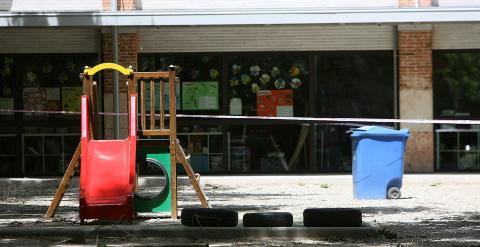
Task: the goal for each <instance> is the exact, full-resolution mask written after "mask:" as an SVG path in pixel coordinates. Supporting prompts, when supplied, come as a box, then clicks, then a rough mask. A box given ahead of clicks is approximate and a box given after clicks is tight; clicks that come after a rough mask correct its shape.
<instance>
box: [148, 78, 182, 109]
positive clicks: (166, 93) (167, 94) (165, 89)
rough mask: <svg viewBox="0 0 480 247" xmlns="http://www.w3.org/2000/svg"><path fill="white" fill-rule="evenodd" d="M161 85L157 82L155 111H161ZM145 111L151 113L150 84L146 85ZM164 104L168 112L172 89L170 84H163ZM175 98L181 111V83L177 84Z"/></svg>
mask: <svg viewBox="0 0 480 247" xmlns="http://www.w3.org/2000/svg"><path fill="white" fill-rule="evenodd" d="M159 86H160V83H157V82H155V111H160V98H159V97H158V96H159V95H160V89H159ZM145 94H146V95H145V110H146V111H147V112H148V111H150V83H149V82H146V83H145ZM163 94H164V102H163V107H164V109H165V111H166V112H168V111H169V109H170V106H169V105H170V89H169V85H168V83H164V84H163ZM175 98H176V99H177V102H176V108H177V110H180V83H175Z"/></svg>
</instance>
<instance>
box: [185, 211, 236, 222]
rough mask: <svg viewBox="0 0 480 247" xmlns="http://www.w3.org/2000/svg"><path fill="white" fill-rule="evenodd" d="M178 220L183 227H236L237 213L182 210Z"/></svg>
mask: <svg viewBox="0 0 480 247" xmlns="http://www.w3.org/2000/svg"><path fill="white" fill-rule="evenodd" d="M180 219H181V222H182V225H185V226H194V227H235V226H237V225H238V212H237V211H235V210H230V209H221V208H184V209H182V213H181V216H180Z"/></svg>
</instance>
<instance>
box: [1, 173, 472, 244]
mask: <svg viewBox="0 0 480 247" xmlns="http://www.w3.org/2000/svg"><path fill="white" fill-rule="evenodd" d="M351 180H352V178H351V176H350V175H317V176H314V175H306V176H301V175H295V176H294V175H291V176H202V178H201V183H202V185H203V187H204V190H205V192H206V194H207V196H208V197H209V200H210V203H211V204H212V205H213V207H216V208H232V209H235V210H238V211H239V214H240V225H241V217H242V215H243V214H244V213H248V212H260V211H287V212H291V213H292V214H293V215H294V225H296V226H302V225H303V221H302V212H303V210H304V209H305V208H309V207H352V208H359V209H361V210H362V213H363V221H364V222H365V223H367V224H370V225H372V226H375V227H377V229H378V230H379V232H380V235H379V237H377V238H374V239H364V240H358V239H329V240H322V241H320V240H313V239H300V240H295V241H283V240H272V239H261V240H259V239H256V240H251V239H245V240H232V241H228V242H225V241H223V242H212V241H209V242H208V243H207V242H205V241H191V240H188V241H187V240H186V242H185V243H183V244H184V245H185V246H207V244H209V246H318V245H327V246H345V245H349V246H480V174H425V175H405V176H404V179H403V184H404V185H403V188H402V198H401V199H398V200H356V199H354V198H353V193H352V181H351ZM73 187H76V186H73ZM152 189H153V187H152ZM54 191H55V188H42V187H41V186H18V185H17V186H3V187H2V188H1V189H0V198H2V200H1V201H0V227H21V226H28V225H34V226H39V227H41V226H46V225H62V226H69V225H78V223H79V220H78V187H77V188H70V189H69V190H68V192H67V193H66V195H65V197H64V200H63V201H62V204H61V207H60V208H59V211H58V213H57V217H56V218H55V219H54V220H50V221H46V220H43V219H41V216H42V215H43V213H44V212H45V211H46V209H47V207H48V205H49V203H50V200H51V198H52V196H53V194H54ZM198 205H199V203H198V201H197V198H196V196H195V194H194V191H193V189H192V188H191V186H187V185H183V186H180V187H179V207H180V208H183V207H188V206H198ZM163 222H168V220H164V219H150V220H144V221H141V222H137V224H162V223H163ZM99 243H101V244H102V245H103V244H107V245H109V244H113V245H157V246H165V243H169V242H168V240H164V239H161V238H152V239H148V238H147V239H145V238H143V239H137V238H135V237H134V236H130V237H129V238H127V239H119V238H112V239H100V240H98V239H93V240H89V241H87V242H82V243H68V241H65V240H64V239H62V238H59V239H31V238H22V239H1V240H0V245H32V244H33V245H55V244H57V245H75V244H92V245H97V244H99ZM162 243H163V245H162Z"/></svg>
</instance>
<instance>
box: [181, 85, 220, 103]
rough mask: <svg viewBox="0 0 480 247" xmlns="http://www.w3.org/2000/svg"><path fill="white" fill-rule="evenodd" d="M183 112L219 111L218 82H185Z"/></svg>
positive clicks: (183, 86) (183, 87)
mask: <svg viewBox="0 0 480 247" xmlns="http://www.w3.org/2000/svg"><path fill="white" fill-rule="evenodd" d="M182 109H183V110H218V82H217V81H204V82H183V83H182Z"/></svg>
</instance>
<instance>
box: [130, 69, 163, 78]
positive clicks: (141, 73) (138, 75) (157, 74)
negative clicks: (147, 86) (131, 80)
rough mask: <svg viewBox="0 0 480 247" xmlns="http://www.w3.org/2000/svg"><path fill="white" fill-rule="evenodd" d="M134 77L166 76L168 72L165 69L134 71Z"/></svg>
mask: <svg viewBox="0 0 480 247" xmlns="http://www.w3.org/2000/svg"><path fill="white" fill-rule="evenodd" d="M133 75H134V77H135V78H168V77H169V74H168V72H167V71H161V72H135V73H134V74H133Z"/></svg>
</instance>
